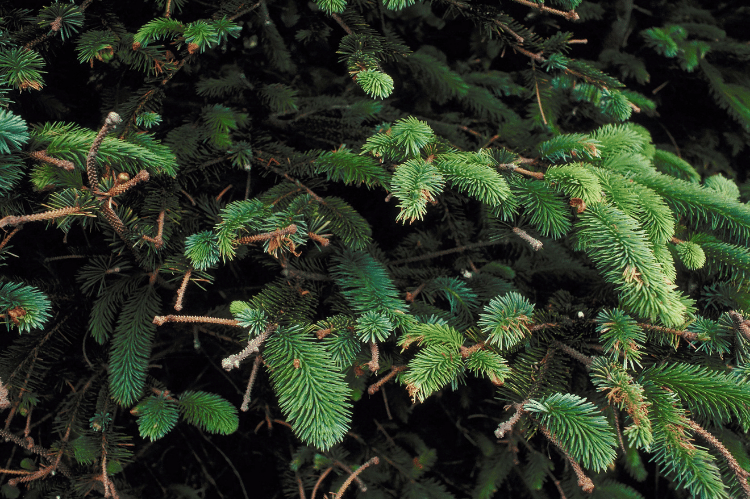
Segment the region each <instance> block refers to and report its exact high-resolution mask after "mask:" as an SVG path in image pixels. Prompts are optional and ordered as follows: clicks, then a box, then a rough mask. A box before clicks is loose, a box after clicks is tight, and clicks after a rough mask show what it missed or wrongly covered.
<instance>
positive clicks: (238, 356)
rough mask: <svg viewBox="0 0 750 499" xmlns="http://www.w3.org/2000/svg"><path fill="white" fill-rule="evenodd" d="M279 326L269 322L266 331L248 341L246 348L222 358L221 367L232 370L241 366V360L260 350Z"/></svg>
mask: <svg viewBox="0 0 750 499" xmlns="http://www.w3.org/2000/svg"><path fill="white" fill-rule="evenodd" d="M277 327H279V326H278V324H272V323H269V324H268V325H267V326H266V329H265V331H263V332H262V333H260V334H259V335H258V336H257V337H255V338H254V339H253V340H252V341H248V342H247V346H245V348H243V349H242V350H240V351H239V352H237V353H235V354H232V355H230V356H229V357H227V358H225V359H224V360H222V361H221V367H223V368H224V369H225V370H227V371H231V370H232V369H235V368H237V367H240V362H242V361H243V360H245V359H246V358H248V357H250V355H252V354H254V353H255V352H259V351H260V347H261V345H263V342H264V341H266V338H268V336H269V335H270V334H271V333H272V332H274V331H275V330H276V328H277Z"/></svg>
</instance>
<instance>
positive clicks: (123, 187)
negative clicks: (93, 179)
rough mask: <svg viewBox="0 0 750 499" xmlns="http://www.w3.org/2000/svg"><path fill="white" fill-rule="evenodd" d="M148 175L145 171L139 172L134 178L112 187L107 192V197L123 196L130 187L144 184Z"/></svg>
mask: <svg viewBox="0 0 750 499" xmlns="http://www.w3.org/2000/svg"><path fill="white" fill-rule="evenodd" d="M149 177H150V175H149V173H148V172H147V171H146V170H141V171H139V172H138V173H137V174H136V176H135V177H133V178H131V179H130V180H128V181H127V182H123V183H122V184H118V185H116V186H114V187H112V188H111V189H110V190H108V191H107V196H111V197H114V196H119V195H120V194H123V193H124V192H126V191H127V190H128V189H130V188H131V187H133V186H135V185H136V184H138V183H140V182H146V181H147V180H148V179H149Z"/></svg>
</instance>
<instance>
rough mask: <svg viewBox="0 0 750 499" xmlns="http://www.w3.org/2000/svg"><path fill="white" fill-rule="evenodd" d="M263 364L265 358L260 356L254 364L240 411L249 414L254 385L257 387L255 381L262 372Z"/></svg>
mask: <svg viewBox="0 0 750 499" xmlns="http://www.w3.org/2000/svg"><path fill="white" fill-rule="evenodd" d="M262 362H263V357H261V356H260V355H258V356H256V357H255V362H253V370H252V372H251V373H250V379H249V380H248V381H247V388H245V394H244V395H243V396H242V405H241V406H240V410H241V411H242V412H247V411H248V410H249V409H250V393H252V391H253V385H255V379H256V378H257V377H258V371H259V370H260V364H261V363H262Z"/></svg>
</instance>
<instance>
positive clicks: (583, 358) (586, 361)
mask: <svg viewBox="0 0 750 499" xmlns="http://www.w3.org/2000/svg"><path fill="white" fill-rule="evenodd" d="M552 346H554V347H555V348H558V349H560V350H562V351H563V352H565V353H566V354H568V355H569V356H570V357H572V358H574V359H576V360H577V361H578V362H580V363H581V364H583V365H584V366H586V369H589V368H590V367H591V363H592V362H593V361H594V358H593V357H589V356H588V355H584V354H582V353H581V352H579V351H578V350H576V349H575V348H573V347H571V346H569V345H566V344H565V343H562V342H560V341H557V340H555V341H553V342H552Z"/></svg>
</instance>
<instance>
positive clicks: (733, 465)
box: [687, 419, 750, 498]
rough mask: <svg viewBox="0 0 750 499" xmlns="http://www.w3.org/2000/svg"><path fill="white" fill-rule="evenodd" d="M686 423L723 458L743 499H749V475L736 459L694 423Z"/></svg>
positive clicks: (715, 439)
mask: <svg viewBox="0 0 750 499" xmlns="http://www.w3.org/2000/svg"><path fill="white" fill-rule="evenodd" d="M687 423H688V426H690V428H691V429H692V430H693V431H694V432H695V433H697V434H698V435H700V436H701V437H702V438H703V440H705V441H706V442H708V444H709V445H710V446H711V447H713V448H714V449H716V451H717V452H718V453H719V454H721V455H722V456H723V457H724V459H725V460H726V461H727V465H729V469H730V470H732V473H734V475H735V476H736V477H737V481H738V482H739V484H740V487H742V491H743V492H744V493H745V497H746V498H750V485H749V484H748V483H747V478H748V476H750V473H748V472H747V471H746V470H745V469H744V468H743V467H742V466H740V464H739V463H738V462H737V459H735V457H734V456H733V455H732V453H731V452H729V450H728V449H727V448H726V447H724V444H722V443H721V442H720V441H719V439H717V438H716V437H715V436H713V435H712V434H711V433H710V432H708V431H707V430H705V429H704V428H703V427H702V426H701V425H699V424H698V423H696V422H695V421H693V420H691V419H688V420H687Z"/></svg>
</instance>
